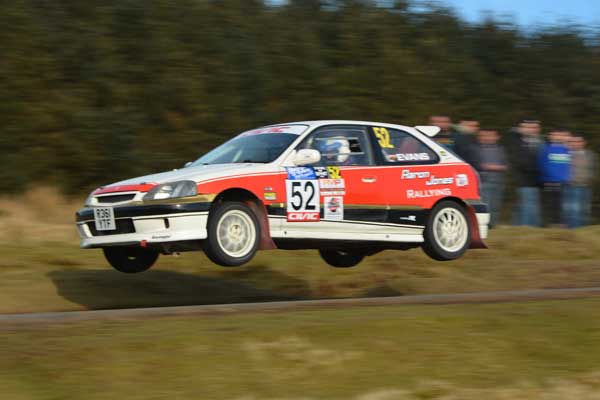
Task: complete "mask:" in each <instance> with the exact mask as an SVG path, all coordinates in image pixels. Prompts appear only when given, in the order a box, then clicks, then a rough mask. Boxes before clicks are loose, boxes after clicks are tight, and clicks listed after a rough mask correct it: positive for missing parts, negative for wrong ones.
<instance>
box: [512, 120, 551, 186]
mask: <svg viewBox="0 0 600 400" xmlns="http://www.w3.org/2000/svg"><path fill="white" fill-rule="evenodd" d="M509 135H510V138H511V141H510V145H511V146H510V149H511V151H510V156H511V160H512V164H513V166H514V167H513V168H512V171H513V175H514V177H515V182H516V184H517V186H519V187H525V186H538V184H539V177H540V171H539V167H538V162H537V161H538V154H539V152H540V150H541V148H542V144H543V139H542V138H541V137H537V140H536V139H529V140H528V139H527V138H526V137H524V135H522V134H521V133H519V132H518V131H516V130H512V131H511V132H510V133H509Z"/></svg>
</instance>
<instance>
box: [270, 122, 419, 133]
mask: <svg viewBox="0 0 600 400" xmlns="http://www.w3.org/2000/svg"><path fill="white" fill-rule="evenodd" d="M283 125H308V127H309V128H317V127H320V126H326V125H369V126H381V127H386V128H397V129H404V130H410V131H415V128H414V127H412V126H407V125H398V124H389V123H385V122H374V121H354V120H343V119H331V120H314V121H296V122H286V123H281V124H273V125H269V126H283Z"/></svg>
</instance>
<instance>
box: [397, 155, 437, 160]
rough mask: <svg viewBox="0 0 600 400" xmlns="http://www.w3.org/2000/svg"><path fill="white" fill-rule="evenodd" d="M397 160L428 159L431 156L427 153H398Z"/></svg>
mask: <svg viewBox="0 0 600 400" xmlns="http://www.w3.org/2000/svg"><path fill="white" fill-rule="evenodd" d="M396 160H397V161H429V160H431V157H430V156H429V154H427V153H398V154H396Z"/></svg>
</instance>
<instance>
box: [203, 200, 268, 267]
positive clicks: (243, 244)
mask: <svg viewBox="0 0 600 400" xmlns="http://www.w3.org/2000/svg"><path fill="white" fill-rule="evenodd" d="M207 230H208V238H207V239H206V240H205V241H204V244H203V247H204V252H205V253H206V255H207V257H208V258H209V259H210V260H211V261H212V262H214V263H215V264H218V265H221V266H223V267H236V266H239V265H242V264H245V263H247V262H248V261H250V260H251V259H252V257H254V255H255V254H256V251H257V250H258V245H259V243H260V225H259V223H258V219H257V217H256V215H255V214H254V212H252V210H251V209H250V208H249V207H248V206H247V205H245V204H244V203H240V202H225V203H222V204H219V205H217V206H216V207H215V209H213V211H211V213H210V216H209V219H208V226H207Z"/></svg>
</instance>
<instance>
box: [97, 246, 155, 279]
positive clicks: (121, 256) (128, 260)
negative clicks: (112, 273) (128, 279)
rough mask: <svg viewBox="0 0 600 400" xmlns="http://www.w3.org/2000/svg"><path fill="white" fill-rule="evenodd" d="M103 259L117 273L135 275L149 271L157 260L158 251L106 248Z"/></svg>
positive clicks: (137, 248) (139, 248) (135, 248)
mask: <svg viewBox="0 0 600 400" xmlns="http://www.w3.org/2000/svg"><path fill="white" fill-rule="evenodd" d="M103 250H104V257H105V258H106V260H107V261H108V263H109V264H110V265H111V266H112V267H113V268H114V269H116V270H117V271H119V272H124V273H126V274H137V273H139V272H144V271H147V270H148V269H150V267H152V266H153V265H154V263H155V262H156V260H157V259H158V255H159V254H158V251H156V250H152V249H145V248H142V247H106V248H104V249H103Z"/></svg>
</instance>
